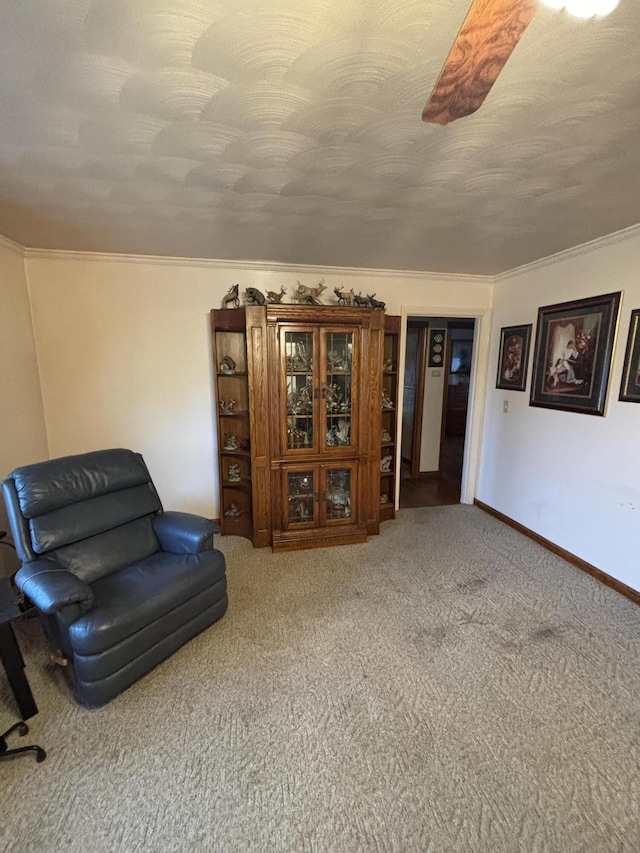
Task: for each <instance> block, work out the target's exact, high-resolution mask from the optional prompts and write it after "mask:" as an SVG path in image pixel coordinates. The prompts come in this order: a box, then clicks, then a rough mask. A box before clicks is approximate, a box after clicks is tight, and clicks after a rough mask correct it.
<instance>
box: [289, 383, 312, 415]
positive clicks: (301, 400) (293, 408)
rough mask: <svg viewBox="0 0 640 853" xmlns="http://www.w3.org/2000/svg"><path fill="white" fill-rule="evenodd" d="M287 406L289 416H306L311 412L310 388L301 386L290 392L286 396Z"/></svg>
mask: <svg viewBox="0 0 640 853" xmlns="http://www.w3.org/2000/svg"><path fill="white" fill-rule="evenodd" d="M287 404H288V405H287V414H289V415H307V414H309V413H310V412H312V411H313V402H312V400H311V386H310V385H303V386H302V388H299V389H298V390H297V391H291V392H290V393H289V394H288V399H287Z"/></svg>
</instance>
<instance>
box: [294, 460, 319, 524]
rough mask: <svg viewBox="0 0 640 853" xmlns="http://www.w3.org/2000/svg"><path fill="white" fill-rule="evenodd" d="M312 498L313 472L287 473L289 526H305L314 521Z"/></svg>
mask: <svg viewBox="0 0 640 853" xmlns="http://www.w3.org/2000/svg"><path fill="white" fill-rule="evenodd" d="M313 498H314V494H313V471H289V473H288V475H287V499H288V502H289V525H292V524H306V523H308V522H310V521H313V520H314V514H313Z"/></svg>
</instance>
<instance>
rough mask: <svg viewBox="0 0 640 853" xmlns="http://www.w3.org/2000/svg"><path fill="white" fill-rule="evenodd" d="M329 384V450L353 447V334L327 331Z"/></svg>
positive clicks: (326, 393) (326, 397) (327, 394)
mask: <svg viewBox="0 0 640 853" xmlns="http://www.w3.org/2000/svg"><path fill="white" fill-rule="evenodd" d="M325 344H326V347H325V352H326V359H327V363H326V376H327V384H326V389H325V391H324V398H325V407H326V416H327V447H350V446H351V444H352V441H353V438H352V434H351V432H352V430H351V402H352V390H353V370H352V366H353V334H352V333H351V332H327V333H326V339H325Z"/></svg>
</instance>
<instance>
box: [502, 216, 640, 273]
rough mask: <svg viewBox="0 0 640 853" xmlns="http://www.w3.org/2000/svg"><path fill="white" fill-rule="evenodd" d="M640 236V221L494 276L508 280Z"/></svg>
mask: <svg viewBox="0 0 640 853" xmlns="http://www.w3.org/2000/svg"><path fill="white" fill-rule="evenodd" d="M639 236H640V223H639V224H638V225H630V226H629V227H628V228H622V229H621V230H620V231H614V232H613V233H612V234H605V236H604V237H597V238H596V239H595V240H589V241H588V242H587V243H580V244H579V245H578V246H572V247H571V248H570V249H563V250H562V251H561V252H556V253H555V254H554V255H547V257H546V258H539V259H538V260H537V261H531V263H528V264H523V265H522V266H521V267H514V268H513V269H510V270H505V272H501V273H498V274H497V275H495V276H494V277H493V281H494V282H495V283H497V282H499V281H506V280H507V279H511V278H513V277H515V276H520V275H523V274H524V273H528V272H532V271H533V270H537V269H542V268H543V267H549V266H552V264H557V263H559V262H560V261H566V260H568V259H569V258H576V257H578V256H579V255H586V254H587V253H588V252H594V251H595V250H596V249H603V248H604V247H605V246H613V245H614V244H615V243H623V242H625V241H626V240H632V239H633V238H634V237H639Z"/></svg>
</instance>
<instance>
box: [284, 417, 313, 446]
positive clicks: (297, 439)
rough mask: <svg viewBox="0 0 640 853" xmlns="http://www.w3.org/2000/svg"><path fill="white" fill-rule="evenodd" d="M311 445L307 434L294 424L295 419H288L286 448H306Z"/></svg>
mask: <svg viewBox="0 0 640 853" xmlns="http://www.w3.org/2000/svg"><path fill="white" fill-rule="evenodd" d="M310 444H311V441H310V440H309V434H308V433H307V432H306V431H305V430H303V429H301V428H300V427H299V426H298V425H297V424H296V419H295V418H290V419H289V423H288V424H287V447H290V448H292V449H295V448H297V447H308V446H309V445H310Z"/></svg>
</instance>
